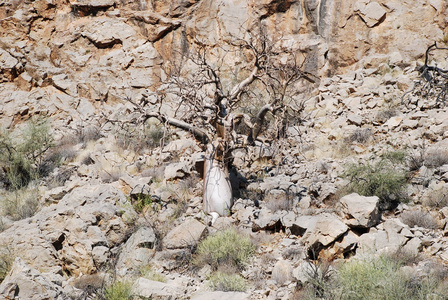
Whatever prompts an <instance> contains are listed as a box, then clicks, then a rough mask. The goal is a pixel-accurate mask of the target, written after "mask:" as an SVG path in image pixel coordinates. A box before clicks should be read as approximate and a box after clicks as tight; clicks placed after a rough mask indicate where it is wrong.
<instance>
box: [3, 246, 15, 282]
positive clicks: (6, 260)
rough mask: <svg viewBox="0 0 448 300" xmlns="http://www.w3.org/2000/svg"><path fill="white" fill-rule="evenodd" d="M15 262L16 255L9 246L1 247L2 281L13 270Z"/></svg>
mask: <svg viewBox="0 0 448 300" xmlns="http://www.w3.org/2000/svg"><path fill="white" fill-rule="evenodd" d="M13 262H14V256H13V254H12V253H11V250H10V249H8V248H7V247H1V248H0V283H1V282H2V281H3V279H5V277H6V275H8V273H9V271H10V270H11V267H12V264H13Z"/></svg>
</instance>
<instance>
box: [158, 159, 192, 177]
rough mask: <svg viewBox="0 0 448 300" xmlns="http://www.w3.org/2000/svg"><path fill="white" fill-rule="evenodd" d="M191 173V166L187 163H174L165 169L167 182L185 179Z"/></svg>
mask: <svg viewBox="0 0 448 300" xmlns="http://www.w3.org/2000/svg"><path fill="white" fill-rule="evenodd" d="M189 173H190V166H189V164H188V163H186V162H177V163H172V164H169V165H168V166H166V168H165V175H164V176H165V180H173V179H177V178H183V177H184V176H185V175H186V174H189Z"/></svg>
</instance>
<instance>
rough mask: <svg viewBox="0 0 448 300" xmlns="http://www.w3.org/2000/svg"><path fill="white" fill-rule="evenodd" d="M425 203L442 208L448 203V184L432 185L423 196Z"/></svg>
mask: <svg viewBox="0 0 448 300" xmlns="http://www.w3.org/2000/svg"><path fill="white" fill-rule="evenodd" d="M423 205H425V206H428V207H433V208H442V207H445V206H447V205H448V185H443V186H436V187H432V188H431V187H430V188H429V189H428V190H427V192H426V193H425V195H424V197H423Z"/></svg>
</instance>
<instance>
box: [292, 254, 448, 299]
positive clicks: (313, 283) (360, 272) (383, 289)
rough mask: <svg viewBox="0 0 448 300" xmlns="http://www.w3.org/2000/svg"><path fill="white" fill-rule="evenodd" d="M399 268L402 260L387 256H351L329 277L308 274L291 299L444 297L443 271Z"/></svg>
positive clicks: (401, 265) (444, 275)
mask: <svg viewBox="0 0 448 300" xmlns="http://www.w3.org/2000/svg"><path fill="white" fill-rule="evenodd" d="M402 267H403V262H402V261H400V260H396V259H393V258H392V257H389V256H379V257H371V258H366V259H362V260H360V259H354V260H351V261H348V262H345V263H342V264H341V265H340V266H339V267H338V268H337V272H335V273H334V274H332V276H330V277H325V278H324V277H323V276H320V275H319V274H320V273H319V271H316V272H314V273H312V274H310V281H309V284H308V285H306V286H305V289H303V290H302V291H300V292H296V294H295V296H296V298H295V299H344V300H358V299H359V300H361V299H416V300H417V299H429V298H427V297H428V296H430V297H431V298H430V299H445V298H444V297H445V295H446V292H447V290H446V287H444V286H443V281H444V280H446V275H447V273H446V271H445V272H441V271H440V270H436V269H434V270H433V271H429V272H428V273H430V276H426V275H425V276H424V277H421V276H419V275H417V273H416V271H415V272H414V271H411V272H409V271H404V270H403V269H402ZM316 270H318V269H316ZM313 274H318V275H313ZM315 278H317V280H316V279H315Z"/></svg>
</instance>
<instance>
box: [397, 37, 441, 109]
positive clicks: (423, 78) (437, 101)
mask: <svg viewBox="0 0 448 300" xmlns="http://www.w3.org/2000/svg"><path fill="white" fill-rule="evenodd" d="M447 50H448V48H445V47H439V46H438V45H437V43H434V44H432V45H430V46H429V47H428V48H427V49H426V52H425V63H424V65H422V66H420V67H419V68H418V69H417V70H418V71H419V73H420V80H418V81H416V82H415V83H414V86H413V88H412V90H410V91H407V92H406V93H404V94H403V96H402V98H401V99H402V103H403V104H405V105H406V106H408V105H409V104H410V102H411V100H412V99H411V96H416V97H415V98H416V99H419V98H424V99H427V100H432V101H433V102H434V105H435V106H436V107H444V106H445V105H446V98H447V93H448V69H443V68H441V67H439V66H438V63H440V58H439V59H437V58H436V57H433V58H435V62H431V61H430V60H431V56H433V54H435V52H437V54H442V53H443V54H445V55H446V52H447ZM444 59H445V61H446V59H447V58H446V56H445V57H444ZM445 63H446V62H445Z"/></svg>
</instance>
